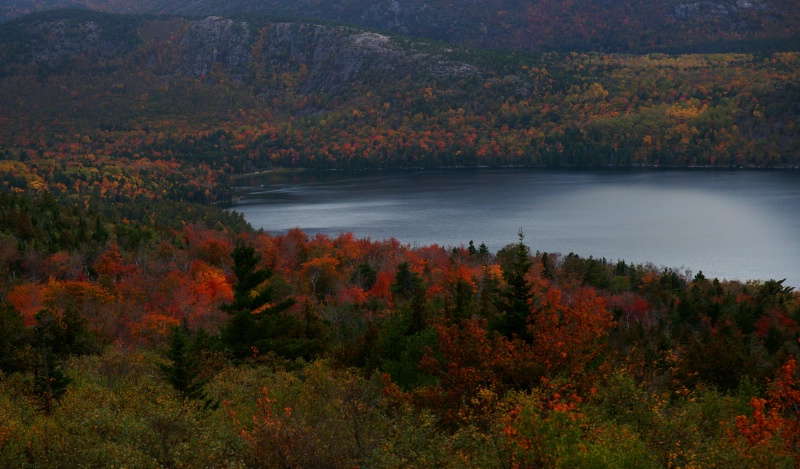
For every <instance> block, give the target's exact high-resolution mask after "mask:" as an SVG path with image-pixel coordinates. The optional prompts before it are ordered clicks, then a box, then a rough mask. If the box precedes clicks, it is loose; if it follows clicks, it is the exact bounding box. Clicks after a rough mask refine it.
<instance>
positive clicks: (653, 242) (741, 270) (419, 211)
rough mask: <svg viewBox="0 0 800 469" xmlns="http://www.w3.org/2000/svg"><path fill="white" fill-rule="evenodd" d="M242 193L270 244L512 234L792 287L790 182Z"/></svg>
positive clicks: (720, 177)
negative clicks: (342, 237) (299, 233)
mask: <svg viewBox="0 0 800 469" xmlns="http://www.w3.org/2000/svg"><path fill="white" fill-rule="evenodd" d="M241 183H242V185H243V186H244V187H242V198H241V200H240V201H239V202H238V203H237V204H236V205H235V207H234V209H235V210H237V211H239V212H241V213H242V214H243V215H244V216H245V218H246V219H247V220H248V221H249V222H250V223H252V224H253V225H254V226H256V227H260V228H264V229H265V230H267V231H269V232H273V233H282V232H285V231H286V230H288V229H290V228H295V227H299V228H301V229H303V230H304V231H306V232H307V233H309V234H314V233H326V234H329V235H331V236H336V235H338V234H339V233H342V232H352V233H353V234H354V235H356V236H357V237H368V238H371V239H373V240H378V239H385V238H391V237H394V238H397V239H398V240H399V241H401V242H403V243H407V244H411V245H418V246H421V245H429V244H439V245H443V246H461V245H467V244H468V242H469V241H470V240H474V242H475V245H476V246H477V245H479V244H480V243H482V242H483V243H485V244H486V245H487V246H488V247H489V249H490V250H491V251H492V252H495V251H497V250H498V249H500V248H502V247H503V246H505V245H507V244H509V243H513V242H516V240H517V232H518V231H519V230H520V229H522V230H523V232H524V233H525V241H526V243H527V244H528V245H529V246H531V248H532V250H534V251H537V250H539V251H547V252H560V253H562V254H567V253H569V252H575V253H577V254H580V255H582V256H587V257H588V256H590V255H591V256H594V257H598V258H599V257H605V258H607V259H610V260H613V261H616V260H618V259H624V260H625V261H627V262H634V263H637V264H638V263H646V262H652V263H653V264H655V265H657V266H663V267H670V268H676V269H679V270H680V271H681V272H685V271H691V272H693V273H696V272H697V271H699V270H702V271H703V273H704V274H705V275H706V276H707V277H719V278H721V279H723V278H725V279H739V280H747V279H762V280H766V279H771V278H774V279H783V278H786V279H787V281H786V283H785V285H791V286H794V287H800V172H793V171H789V172H781V171H720V170H714V171H711V170H570V171H565V170H542V169H463V170H441V171H379V172H324V173H317V172H298V173H273V174H269V175H265V176H259V177H250V178H247V179H245V180H242V181H241Z"/></svg>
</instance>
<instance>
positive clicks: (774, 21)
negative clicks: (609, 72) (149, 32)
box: [0, 0, 800, 52]
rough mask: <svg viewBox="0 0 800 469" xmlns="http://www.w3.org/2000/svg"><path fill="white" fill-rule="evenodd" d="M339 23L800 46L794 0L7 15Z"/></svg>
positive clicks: (9, 3) (723, 47) (96, 1)
mask: <svg viewBox="0 0 800 469" xmlns="http://www.w3.org/2000/svg"><path fill="white" fill-rule="evenodd" d="M65 7H82V8H88V9H92V10H97V11H105V12H109V13H148V14H167V15H183V16H189V17H195V18H203V17H206V16H209V15H235V14H254V13H255V14H270V15H280V16H283V17H299V18H307V19H316V20H325V21H336V22H340V23H347V24H352V25H358V26H361V27H368V28H376V29H378V30H381V31H386V32H390V33H395V34H405V35H409V36H416V37H428V38H432V39H439V40H444V41H448V42H451V43H458V44H462V45H464V46H468V47H477V48H483V49H492V50H505V51H519V52H521V51H528V52H534V51H535V52H545V51H546V52H549V51H554V50H557V51H563V52H590V51H595V52H599V51H602V52H645V51H656V50H662V51H672V52H676V51H689V50H694V51H698V52H711V51H750V50H757V49H761V48H763V47H765V46H766V47H769V48H775V47H777V48H782V47H786V46H787V45H788V43H791V44H792V47H794V48H795V50H796V48H797V46H798V31H800V7H798V5H797V2H794V1H791V0H752V1H743V0H704V1H699V2H688V1H683V0H643V1H637V2H616V1H609V0H574V1H563V0H538V1H519V0H493V1H489V2H476V1H472V0H464V1H451V0H433V1H421V0H402V1H401V0H380V1H371V0H336V1H329V2H319V1H313V0H267V1H263V0H259V1H255V0H236V1H220V0H191V1H190V0H136V1H134V0H6V1H5V2H2V5H0V19H2V17H3V16H5V17H7V18H11V17H15V16H19V15H23V14H27V13H32V12H36V11H41V10H44V9H52V8H65Z"/></svg>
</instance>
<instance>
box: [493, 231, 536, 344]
mask: <svg viewBox="0 0 800 469" xmlns="http://www.w3.org/2000/svg"><path fill="white" fill-rule="evenodd" d="M518 236H519V242H518V243H516V244H514V245H513V247H512V250H513V257H512V259H511V262H510V263H509V264H507V265H506V266H504V267H503V279H504V280H505V281H506V287H505V289H503V291H502V295H501V298H500V305H499V308H498V309H500V311H502V312H503V316H502V317H501V318H500V324H499V325H498V327H497V330H498V332H500V333H501V334H503V335H504V336H506V337H509V338H510V337H513V336H514V335H516V336H517V337H519V338H520V339H523V340H525V341H527V342H530V340H531V335H530V333H529V332H528V316H529V315H530V312H531V307H530V304H529V303H530V300H531V299H532V298H533V293H532V292H531V284H530V283H529V282H528V279H527V275H528V272H529V271H530V269H531V266H532V265H533V262H532V261H531V259H530V248H528V246H526V245H525V243H524V242H523V240H524V238H525V235H524V234H523V233H522V230H520V231H519V234H518Z"/></svg>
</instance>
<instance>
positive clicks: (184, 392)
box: [159, 324, 216, 407]
mask: <svg viewBox="0 0 800 469" xmlns="http://www.w3.org/2000/svg"><path fill="white" fill-rule="evenodd" d="M168 343H169V348H168V349H167V350H166V352H165V353H164V356H165V357H166V358H167V359H168V360H169V363H164V364H161V365H159V368H161V371H162V372H163V373H164V376H165V378H166V379H167V382H169V384H171V385H172V387H173V388H175V389H176V390H177V391H178V392H179V393H180V395H181V398H182V399H191V400H195V401H200V402H203V405H204V406H205V407H216V403H214V402H213V400H211V399H209V398H208V396H207V395H206V392H205V389H204V387H205V384H206V383H207V382H208V378H205V379H203V378H201V377H200V374H201V372H200V358H199V356H198V354H197V350H196V349H195V348H194V347H193V346H192V338H191V336H190V334H189V331H188V329H187V327H186V325H185V324H183V325H181V326H175V327H173V328H172V331H171V332H170V335H169V338H168Z"/></svg>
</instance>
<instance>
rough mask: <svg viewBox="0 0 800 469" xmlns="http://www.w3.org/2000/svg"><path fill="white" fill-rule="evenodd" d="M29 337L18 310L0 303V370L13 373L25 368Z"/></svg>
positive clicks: (26, 366) (27, 365)
mask: <svg viewBox="0 0 800 469" xmlns="http://www.w3.org/2000/svg"><path fill="white" fill-rule="evenodd" d="M30 345H31V344H30V338H29V334H28V330H27V329H26V328H25V322H24V321H23V319H22V316H20V314H19V312H18V311H17V310H16V309H14V308H13V307H12V306H10V305H8V304H0V371H2V372H5V373H13V372H15V371H22V370H25V369H27V368H28V367H29V366H30V364H29V363H27V362H28V360H27V358H28V356H29V355H30Z"/></svg>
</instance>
